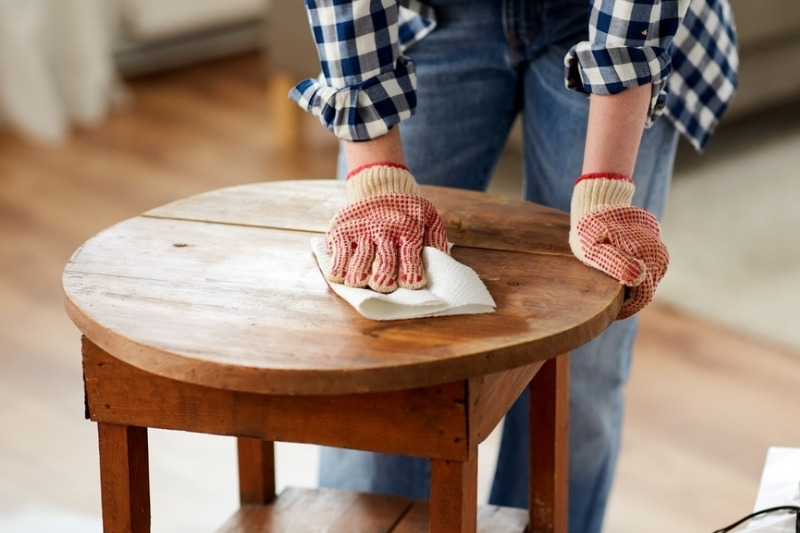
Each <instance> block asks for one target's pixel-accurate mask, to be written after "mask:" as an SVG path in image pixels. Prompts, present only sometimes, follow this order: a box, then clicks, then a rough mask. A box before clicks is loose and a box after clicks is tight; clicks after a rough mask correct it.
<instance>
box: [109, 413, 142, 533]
mask: <svg viewBox="0 0 800 533" xmlns="http://www.w3.org/2000/svg"><path fill="white" fill-rule="evenodd" d="M97 433H98V441H99V444H100V486H101V493H102V501H103V531H104V533H149V532H150V472H149V464H148V452H147V428H143V427H136V426H122V425H117V424H107V423H104V422H99V423H98V424H97Z"/></svg>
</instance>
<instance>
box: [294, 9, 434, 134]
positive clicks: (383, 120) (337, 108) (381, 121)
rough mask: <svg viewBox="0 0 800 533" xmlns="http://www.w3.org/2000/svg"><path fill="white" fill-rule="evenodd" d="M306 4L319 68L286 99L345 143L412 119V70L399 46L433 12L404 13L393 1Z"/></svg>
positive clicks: (414, 36) (416, 34)
mask: <svg viewBox="0 0 800 533" xmlns="http://www.w3.org/2000/svg"><path fill="white" fill-rule="evenodd" d="M412 1H413V0H412ZM305 2H306V7H307V11H308V16H309V23H310V24H311V28H312V32H313V35H314V40H315V41H316V43H317V51H318V53H319V57H320V62H321V65H322V72H321V74H320V76H319V77H318V78H316V79H307V80H304V81H302V82H300V83H299V84H298V85H297V86H296V87H295V88H294V89H293V90H292V91H291V92H290V94H289V96H290V98H291V99H292V100H294V101H295V102H297V104H298V105H300V106H301V107H303V108H304V109H306V110H308V111H310V112H311V113H312V114H314V115H315V116H317V117H318V118H319V119H320V121H321V122H322V123H323V124H324V125H325V126H326V127H327V128H328V129H329V130H330V131H332V132H333V133H334V135H336V136H337V137H338V138H340V139H343V140H348V141H363V140H368V139H372V138H375V137H378V136H380V135H383V134H385V133H386V132H387V131H389V129H391V127H392V126H394V125H395V124H397V123H398V122H400V121H402V120H405V119H406V118H408V117H410V116H411V115H412V113H413V112H414V108H415V107H416V75H415V71H414V64H413V62H412V61H411V60H409V59H408V58H406V57H404V56H403V55H402V50H403V49H404V48H405V47H407V46H410V44H412V43H413V42H416V40H418V39H421V38H422V37H423V36H424V35H425V34H427V33H428V32H429V31H430V30H431V29H433V26H434V22H433V19H432V17H431V18H421V17H419V16H414V17H412V16H408V13H406V12H405V11H404V10H405V8H401V7H400V5H399V4H398V1H397V0H305ZM421 9H423V10H424V8H421ZM431 15H432V14H431Z"/></svg>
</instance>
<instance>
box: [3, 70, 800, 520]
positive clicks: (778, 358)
mask: <svg viewBox="0 0 800 533" xmlns="http://www.w3.org/2000/svg"><path fill="white" fill-rule="evenodd" d="M268 81H269V73H268V70H267V69H266V68H265V66H264V65H263V64H262V63H261V60H260V58H259V57H257V56H255V55H252V56H244V57H239V58H234V59H229V60H225V61H221V62H216V63H212V64H208V65H203V66H199V67H193V68H189V69H185V70H181V71H175V72H171V73H167V74H162V75H158V76H151V77H147V78H139V79H136V80H132V81H130V82H129V89H130V91H131V97H132V98H131V101H130V104H129V106H128V107H127V108H125V109H119V110H116V111H114V112H113V113H112V116H111V117H110V119H109V120H108V121H107V123H106V124H104V125H103V126H102V127H100V128H98V129H95V130H92V131H80V132H76V134H75V135H74V136H73V138H72V139H71V140H70V141H68V142H67V143H66V144H65V145H63V146H57V147H52V148H42V147H38V146H34V145H32V144H31V143H29V142H26V141H24V140H20V139H19V138H18V137H15V136H12V135H10V134H8V133H0V272H1V273H2V274H1V275H0V427H2V430H0V500H2V497H1V496H4V495H7V493H6V492H4V488H5V489H7V488H8V487H13V488H14V491H15V492H14V494H15V497H14V498H15V502H16V503H15V504H19V505H22V504H24V501H23V500H24V499H25V498H29V497H30V498H36V499H37V500H38V501H44V502H49V503H51V504H52V505H55V506H59V507H62V508H70V509H77V510H81V511H86V512H96V510H97V509H98V503H99V502H96V501H95V499H96V498H97V490H96V487H95V486H96V484H97V479H96V468H97V467H96V463H95V461H96V456H95V455H94V454H95V445H96V444H95V442H94V438H95V437H94V435H93V433H92V431H91V428H89V427H88V426H89V424H88V423H87V422H85V421H83V419H82V415H83V408H82V389H81V382H80V379H81V370H80V363H79V347H78V332H77V330H76V329H75V328H74V327H73V326H72V324H71V323H70V322H69V321H68V319H67V318H66V315H65V314H64V312H63V308H62V303H61V295H60V273H61V269H62V268H63V266H64V264H65V262H66V261H67V259H68V258H69V256H70V254H71V253H72V252H73V251H74V250H75V249H76V248H77V247H78V246H79V245H80V244H81V243H82V242H83V241H84V240H86V239H87V238H89V237H90V236H92V235H93V234H94V233H96V232H97V231H99V230H101V229H103V228H104V227H106V226H108V225H110V224H113V223H115V222H118V221H120V220H122V219H125V218H127V217H131V216H133V215H135V214H137V213H139V212H141V211H143V210H146V209H148V208H151V207H155V206H157V205H160V204H163V203H166V202H169V201H171V200H175V199H178V198H181V197H184V196H186V195H190V194H194V193H198V192H201V191H206V190H209V189H213V188H218V187H223V186H227V185H235V184H240V183H247V182H255V181H263V180H270V179H294V178H302V177H309V178H319V177H332V175H333V169H334V161H335V157H336V153H335V152H336V147H335V143H334V142H333V141H332V139H331V138H330V137H329V136H328V134H327V132H325V131H324V130H323V129H322V128H321V127H320V126H317V125H315V124H313V122H311V121H308V122H307V125H308V127H307V128H306V129H305V131H306V132H307V133H308V135H307V139H306V142H305V145H304V147H303V148H302V149H299V150H290V151H286V150H283V149H281V148H279V147H278V143H277V141H278V137H277V136H276V135H274V131H275V123H274V120H273V118H274V115H273V113H271V112H270V109H269V108H268V106H267V97H266V95H267V90H266V89H267V85H268ZM641 319H642V331H641V335H640V336H639V339H638V341H637V344H636V355H635V363H634V368H633V376H632V380H631V384H630V387H629V391H628V408H627V414H626V421H625V434H624V442H623V450H622V457H621V461H620V465H619V471H618V477H617V484H616V487H615V492H614V494H613V499H612V502H611V507H610V509H609V516H608V523H607V531H609V532H614V533H641V532H642V531H648V532H650V533H661V532H663V533H668V532H669V533H674V532H681V533H686V532H693V531H697V532H703V531H712V530H714V529H716V528H719V527H722V526H723V525H726V524H727V523H730V522H732V521H733V520H734V519H735V518H737V517H738V516H739V515H743V514H745V513H746V512H747V511H748V510H749V509H750V508H751V507H752V505H753V502H754V499H755V495H756V491H757V487H758V482H759V476H760V473H761V469H762V467H763V462H764V457H765V454H766V451H767V447H768V446H770V445H782V446H794V447H797V446H800V424H798V423H797V419H796V413H797V411H798V409H797V408H798V406H800V386H798V384H800V383H799V380H798V376H800V357H798V354H790V353H788V352H785V351H782V350H781V349H777V348H774V347H771V346H769V345H765V344H762V343H757V342H754V341H753V340H751V339H748V338H745V337H742V336H739V335H738V334H736V333H735V332H731V331H726V330H723V329H719V328H717V327H714V326H711V325H709V324H704V323H702V322H699V321H697V320H695V319H693V318H691V317H687V316H683V315H681V314H679V313H675V312H672V311H670V310H669V309H664V308H658V307H655V306H651V307H650V308H648V309H647V310H646V311H645V312H643V313H642V315H641ZM9 505H11V504H9V503H8V501H7V500H6V501H4V502H0V514H2V513H3V512H5V511H8V509H9V507H8V506H9Z"/></svg>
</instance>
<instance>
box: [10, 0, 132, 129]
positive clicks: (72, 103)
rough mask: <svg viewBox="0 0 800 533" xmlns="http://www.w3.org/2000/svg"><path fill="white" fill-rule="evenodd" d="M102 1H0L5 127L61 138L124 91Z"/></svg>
mask: <svg viewBox="0 0 800 533" xmlns="http://www.w3.org/2000/svg"><path fill="white" fill-rule="evenodd" d="M105 6H106V2H104V1H103V0H0V126H2V127H4V128H11V129H13V130H15V131H16V132H18V133H20V134H22V135H25V136H27V137H29V138H30V139H33V140H35V141H38V142H44V143H54V142H58V141H61V140H63V139H64V138H66V137H67V135H68V134H69V132H70V130H71V129H72V128H73V127H74V126H84V127H90V126H93V125H96V124H98V123H99V122H101V121H102V120H103V119H104V117H105V116H106V114H107V112H108V109H109V106H110V104H111V102H112V101H113V100H114V98H115V97H117V96H118V95H119V89H118V85H117V82H116V76H115V72H114V62H113V50H112V48H113V47H112V44H111V35H110V34H111V25H110V24H109V23H108V22H109V20H110V19H109V16H108V14H107V13H106V12H105V9H106V7H105Z"/></svg>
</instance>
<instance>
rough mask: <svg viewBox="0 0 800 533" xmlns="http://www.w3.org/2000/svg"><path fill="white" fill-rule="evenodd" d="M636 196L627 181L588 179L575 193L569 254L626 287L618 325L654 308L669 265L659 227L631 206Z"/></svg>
mask: <svg viewBox="0 0 800 533" xmlns="http://www.w3.org/2000/svg"><path fill="white" fill-rule="evenodd" d="M633 191H634V185H633V181H632V180H631V179H630V178H629V177H627V176H622V175H619V174H584V175H583V176H581V177H580V178H578V181H577V182H576V183H575V188H574V190H573V192H572V207H571V210H570V233H569V244H570V248H572V253H574V254H575V256H576V257H577V258H578V259H580V260H581V261H582V262H583V263H585V264H587V265H589V266H591V267H594V268H596V269H598V270H601V271H602V272H605V273H606V274H608V275H610V276H612V277H613V278H615V279H617V280H619V282H620V283H622V284H623V285H625V287H627V289H626V291H625V299H624V301H623V304H622V308H621V309H620V311H619V315H618V316H617V320H621V319H623V318H628V317H629V316H631V315H633V314H635V313H637V312H639V311H640V310H641V309H642V308H644V307H645V306H646V305H647V304H648V303H650V301H651V300H652V299H653V295H654V294H655V291H656V286H657V285H658V283H659V281H661V278H663V277H664V274H665V273H666V271H667V265H668V264H669V253H668V252H667V247H666V246H665V245H664V243H663V242H662V241H661V237H660V235H661V230H660V228H659V225H658V221H657V220H656V217H655V216H653V214H652V213H650V212H648V211H647V210H645V209H642V208H640V207H632V206H631V200H632V198H633Z"/></svg>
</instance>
